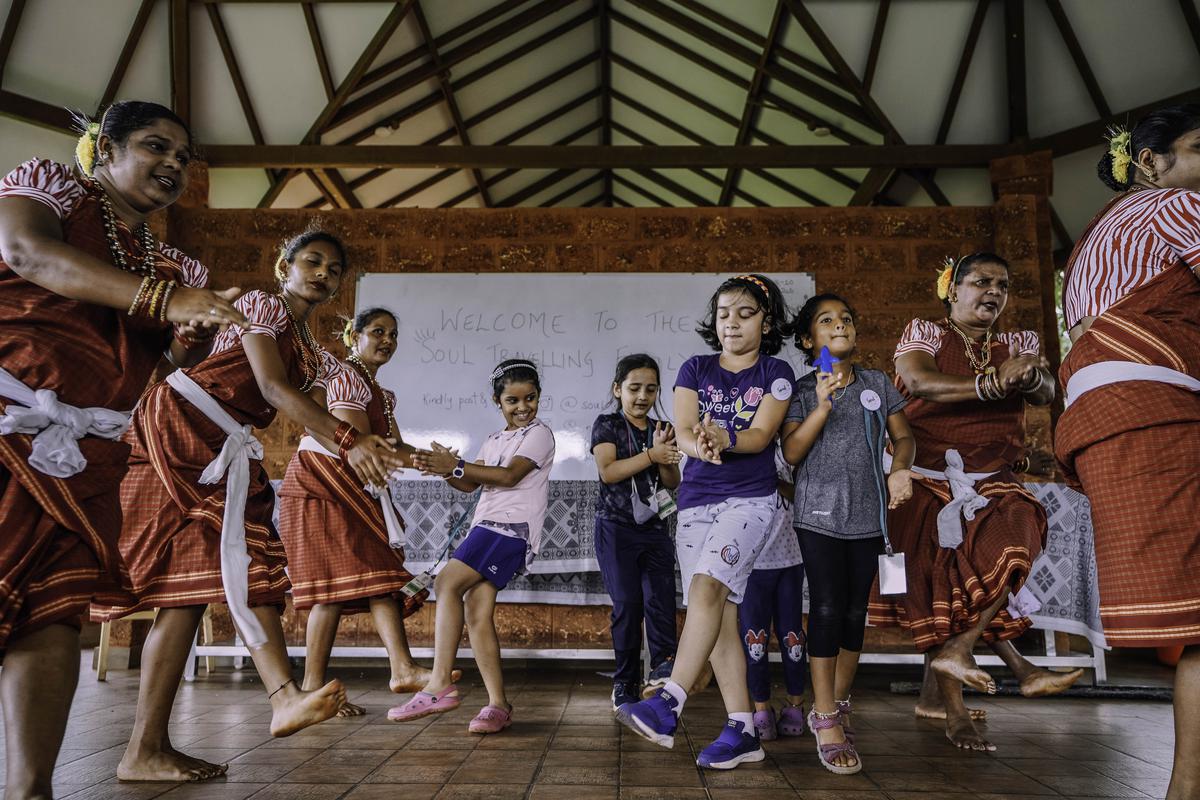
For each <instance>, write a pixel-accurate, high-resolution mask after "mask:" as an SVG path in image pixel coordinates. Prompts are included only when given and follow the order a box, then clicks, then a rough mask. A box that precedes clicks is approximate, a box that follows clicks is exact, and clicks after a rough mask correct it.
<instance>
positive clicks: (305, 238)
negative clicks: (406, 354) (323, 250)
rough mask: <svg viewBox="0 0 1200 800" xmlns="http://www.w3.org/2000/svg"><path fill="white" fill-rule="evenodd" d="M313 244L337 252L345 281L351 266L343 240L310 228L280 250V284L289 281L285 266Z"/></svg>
mask: <svg viewBox="0 0 1200 800" xmlns="http://www.w3.org/2000/svg"><path fill="white" fill-rule="evenodd" d="M313 242H324V243H326V244H328V245H330V246H331V247H333V248H334V249H335V250H337V254H338V260H339V261H341V262H342V278H343V280H344V279H345V275H346V272H347V271H349V269H350V265H349V264H348V263H347V261H346V246H345V245H344V244H342V240H341V239H339V238H338V237H336V236H334V235H333V234H332V233H330V232H329V231H327V230H325V229H323V228H320V227H316V226H310V227H308V228H305V229H304V230H303V231H302V232H300V233H298V234H296V235H295V236H293V237H292V238H291V239H288V240H287V241H286V242H284V243H283V245H282V246H281V247H280V248H279V259H278V260H277V261H276V262H275V277H276V279H278V280H279V281H280V283H282V282H283V281H285V280H287V267H286V266H285V265H286V264H291V263H292V262H293V261H295V260H296V254H297V253H299V252H300V251H301V250H303V249H304V248H305V247H308V246H309V245H310V244H312V243H313ZM388 313H391V312H388Z"/></svg>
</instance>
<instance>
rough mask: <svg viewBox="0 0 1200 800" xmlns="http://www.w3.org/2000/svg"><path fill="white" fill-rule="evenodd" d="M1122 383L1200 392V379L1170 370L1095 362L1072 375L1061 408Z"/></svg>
mask: <svg viewBox="0 0 1200 800" xmlns="http://www.w3.org/2000/svg"><path fill="white" fill-rule="evenodd" d="M1125 381H1151V382H1153V383H1169V384H1172V385H1174V386H1179V387H1181V388H1183V389H1188V390H1190V391H1193V392H1200V380H1196V379H1195V378H1193V377H1192V376H1191V375H1188V374H1186V373H1183V372H1180V371H1178V370H1174V369H1171V368H1170V367H1160V366H1158V365H1156V364H1138V363H1136V362H1133V361H1098V362H1096V363H1095V364H1088V365H1087V366H1086V367H1084V368H1083V369H1081V370H1079V371H1078V372H1076V373H1075V374H1074V375H1072V376H1071V379H1070V380H1069V381H1067V389H1066V392H1065V395H1066V396H1065V397H1064V398H1063V404H1064V406H1069V405H1071V403H1073V402H1075V401H1076V400H1078V399H1079V398H1080V397H1082V396H1083V395H1084V394H1086V393H1087V392H1090V391H1091V390H1092V389H1099V388H1100V387H1101V386H1108V385H1110V384H1113V383H1123V382H1125Z"/></svg>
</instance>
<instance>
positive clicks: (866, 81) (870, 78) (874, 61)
mask: <svg viewBox="0 0 1200 800" xmlns="http://www.w3.org/2000/svg"><path fill="white" fill-rule="evenodd" d="M891 7H892V0H879V7H878V8H877V9H876V10H875V25H874V26H873V27H872V28H871V46H870V47H869V48H868V49H867V65H866V66H865V67H863V78H862V85H863V89H864V90H865V91H868V92H869V91H871V84H872V83H873V82H874V81H875V68H876V67H878V66H879V51H880V50H881V49H882V48H883V31H884V28H886V27H887V18H888V11H889V10H890V9H891Z"/></svg>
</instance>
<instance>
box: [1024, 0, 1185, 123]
mask: <svg viewBox="0 0 1200 800" xmlns="http://www.w3.org/2000/svg"><path fill="white" fill-rule="evenodd" d="M1185 5H1186V6H1187V7H1188V8H1191V9H1192V13H1193V14H1195V13H1196V8H1195V6H1193V5H1192V4H1191V0H1186V2H1185ZM1046 8H1048V9H1049V10H1050V16H1051V17H1053V18H1054V24H1055V25H1056V26H1057V27H1058V33H1059V35H1060V36H1062V40H1063V44H1065V45H1066V46H1067V52H1069V53H1070V54H1071V60H1072V61H1074V62H1075V69H1076V71H1078V72H1079V77H1080V78H1082V79H1083V85H1084V86H1085V87H1087V92H1088V96H1089V97H1091V98H1092V105H1094V106H1095V107H1096V113H1097V114H1099V115H1100V116H1102V117H1107V116H1109V115H1111V114H1112V109H1110V108H1109V107H1108V102H1107V101H1106V100H1105V99H1104V93H1103V92H1102V91H1100V83H1099V81H1097V80H1096V75H1095V74H1094V73H1093V72H1092V67H1091V65H1090V64H1088V60H1087V56H1085V55H1084V53H1083V48H1082V47H1081V46H1080V44H1079V39H1078V38H1077V37H1076V36H1075V30H1074V29H1073V28H1072V27H1071V20H1070V18H1068V17H1067V12H1066V11H1065V10H1064V9H1063V6H1062V3H1061V2H1060V1H1059V0H1046ZM1193 33H1195V34H1196V35H1197V36H1198V37H1200V30H1196V31H1194V32H1193ZM1197 48H1198V49H1200V38H1198V39H1197Z"/></svg>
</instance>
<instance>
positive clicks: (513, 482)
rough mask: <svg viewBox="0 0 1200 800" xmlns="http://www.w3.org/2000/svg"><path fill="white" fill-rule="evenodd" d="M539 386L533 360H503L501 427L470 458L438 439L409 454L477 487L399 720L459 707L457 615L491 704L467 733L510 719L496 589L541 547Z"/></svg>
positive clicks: (543, 479) (496, 381)
mask: <svg viewBox="0 0 1200 800" xmlns="http://www.w3.org/2000/svg"><path fill="white" fill-rule="evenodd" d="M541 393H542V385H541V381H540V379H539V378H538V372H537V366H536V365H535V364H534V363H533V362H532V361H527V360H525V359H519V358H518V359H509V360H507V361H502V362H500V364H499V365H498V366H497V367H496V369H495V370H493V371H492V400H493V401H494V402H495V403H496V407H497V408H498V409H499V410H500V414H501V416H503V417H504V423H505V424H504V428H503V429H501V430H499V431H497V432H496V433H493V434H492V435H491V436H489V437H488V438H487V439H486V440H485V441H484V443H483V445H482V446H481V447H480V448H479V454H478V455H477V456H476V457H475V460H474V461H473V462H470V463H468V462H467V461H466V460H464V459H462V458H459V456H458V454H457V453H455V452H452V451H450V450H449V449H447V448H445V447H443V446H442V445H440V444H438V443H437V442H434V443H433V445H432V452H426V451H418V452H416V453H414V454H413V464H414V465H415V466H416V467H417V468H418V469H421V470H424V471H425V473H426V474H429V475H439V476H441V477H443V478H445V479H446V482H447V483H449V484H450V485H451V486H453V487H454V488H455V489H458V490H459V491H463V492H474V491H475V490H476V489H482V491H481V493H480V496H479V502H478V504H477V505H476V506H475V516H474V518H473V520H472V523H471V525H472V526H471V530H470V532H468V533H467V537H466V539H464V540H463V542H462V543H461V544H460V545H459V546H458V548H457V549H456V550H455V551H454V554H453V555H452V556H451V558H450V562H449V563H448V564H446V566H445V568H444V569H442V571H441V572H440V573H438V576H437V581H436V582H435V583H434V590H435V591H436V593H437V620H436V623H435V629H434V644H433V647H434V656H433V675H432V677H431V678H430V679H429V681H428V682H427V683H426V684H425V686H424V688H423V689H422V690H421V691H419V692H417V693H416V694H414V695H413V696H412V698H411V699H410V700H409V701H408V702H407V703H404V704H403V705H400V706H397V707H395V708H393V709H392V710H391V711H389V712H388V719H390V720H394V721H397V722H402V721H404V720H410V719H418V718H420V717H424V716H428V715H429V714H441V713H444V712H446V711H450V710H452V709H455V708H458V705H459V702H460V700H459V696H458V687H457V686H456V685H455V683H454V681H455V677H456V676H455V675H454V674H452V673H451V668H452V667H453V666H454V657H455V655H456V654H457V652H458V643H459V640H461V639H462V632H463V615H464V612H465V614H466V624H467V635H468V636H469V637H470V640H471V649H472V650H473V651H474V653H475V663H476V664H477V665H478V667H479V671H480V673H481V674H482V675H483V683H484V685H485V686H486V687H487V693H488V704H487V705H486V706H484V708H483V709H482V710H481V711H480V712H479V713H478V714H476V715H475V718H474V719H473V720H471V723H470V725H469V726H468V730H469V731H470V732H471V733H499V732H500V731H502V730H504V729H505V728H507V727H508V726H509V725H511V724H512V712H513V708H512V704H510V703H509V702H508V697H507V696H506V695H505V693H504V674H503V672H502V671H501V668H500V644H499V638H498V637H497V634H496V621H495V613H496V594H497V593H498V592H499V591H500V590H502V589H503V588H504V587H505V586H507V585H508V582H509V581H510V580H512V578H513V576H514V575H516V574H517V572H518V571H520V570H522V569H524V568H525V567H526V566H527V565H528V564H529V562H530V561H531V560H532V559H533V558H534V556H536V555H537V553H538V550H539V549H540V546H541V536H542V524H543V523H544V521H545V518H546V508H547V506H548V504H549V502H550V468H551V467H552V466H553V464H554V433H553V432H552V431H551V430H550V427H549V426H548V425H546V423H544V422H542V421H541V420H540V419H538V418H537V412H538V400H539V399H540V397H541Z"/></svg>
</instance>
